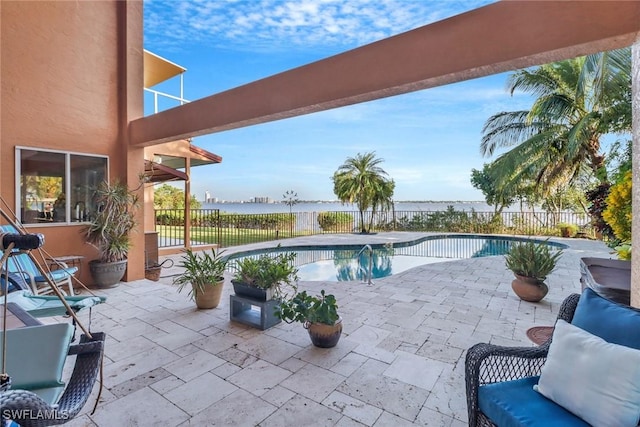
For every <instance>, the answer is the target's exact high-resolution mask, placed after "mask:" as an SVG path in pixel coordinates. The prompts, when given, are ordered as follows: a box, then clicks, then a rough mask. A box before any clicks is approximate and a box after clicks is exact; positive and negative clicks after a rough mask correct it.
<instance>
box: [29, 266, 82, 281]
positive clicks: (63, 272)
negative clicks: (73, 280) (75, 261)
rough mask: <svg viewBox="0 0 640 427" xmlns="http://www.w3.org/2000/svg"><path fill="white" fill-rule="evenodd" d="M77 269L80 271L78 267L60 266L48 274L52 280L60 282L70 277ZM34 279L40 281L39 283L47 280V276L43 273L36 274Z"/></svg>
mask: <svg viewBox="0 0 640 427" xmlns="http://www.w3.org/2000/svg"><path fill="white" fill-rule="evenodd" d="M77 271H78V267H67V268H60V269H58V270H53V271H51V273H50V274H48V276H49V278H50V279H51V280H53V281H54V282H56V283H58V282H60V281H62V280H65V279H68V278H70V277H71V276H73V275H74V274H75V273H76V272H77ZM33 280H35V281H36V282H39V283H40V282H46V281H47V279H46V277H44V276H42V275H38V276H34V277H33Z"/></svg>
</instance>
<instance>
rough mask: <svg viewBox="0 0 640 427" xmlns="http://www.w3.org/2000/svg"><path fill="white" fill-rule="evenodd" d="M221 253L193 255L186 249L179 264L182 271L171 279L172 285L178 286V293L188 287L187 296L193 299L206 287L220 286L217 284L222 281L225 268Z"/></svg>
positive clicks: (205, 252) (225, 262)
mask: <svg viewBox="0 0 640 427" xmlns="http://www.w3.org/2000/svg"><path fill="white" fill-rule="evenodd" d="M223 252H224V251H219V252H217V253H216V251H215V250H213V249H212V250H211V253H208V252H207V251H203V252H201V253H194V252H193V251H192V250H191V249H186V250H185V255H184V256H183V257H182V259H181V260H180V264H179V267H182V268H183V269H184V270H183V272H182V273H180V274H179V275H178V276H176V277H174V279H173V284H174V285H178V292H182V290H183V289H184V287H185V286H187V285H188V286H189V296H190V297H191V298H192V299H195V298H196V297H197V296H198V294H199V293H204V292H205V291H206V287H207V286H221V285H219V283H220V282H221V281H222V280H224V276H223V275H224V270H225V268H226V267H227V260H226V258H224V257H223V256H222V254H223Z"/></svg>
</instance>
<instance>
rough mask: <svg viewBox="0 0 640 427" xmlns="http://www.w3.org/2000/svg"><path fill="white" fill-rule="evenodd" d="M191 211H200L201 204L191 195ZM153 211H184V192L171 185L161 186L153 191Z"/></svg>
mask: <svg viewBox="0 0 640 427" xmlns="http://www.w3.org/2000/svg"><path fill="white" fill-rule="evenodd" d="M190 204H191V209H200V208H201V207H202V204H201V203H200V202H199V201H198V200H197V199H196V196H194V195H193V194H192V195H191V200H190ZM153 207H154V208H155V209H184V191H183V190H180V189H179V188H176V187H174V186H172V185H168V184H162V185H161V186H160V187H157V188H155V189H154V191H153Z"/></svg>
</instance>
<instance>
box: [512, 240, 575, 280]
mask: <svg viewBox="0 0 640 427" xmlns="http://www.w3.org/2000/svg"><path fill="white" fill-rule="evenodd" d="M562 252H563V250H562V249H552V247H551V245H549V244H547V243H546V242H543V243H540V242H535V241H533V240H529V241H526V242H518V243H514V244H513V245H511V247H510V248H509V250H508V251H507V253H506V254H505V263H506V265H507V268H508V269H509V270H511V271H513V273H514V274H516V275H519V276H525V277H531V278H535V279H536V280H537V281H538V282H543V281H544V280H545V279H546V278H547V276H548V275H549V274H550V273H551V272H552V271H553V270H554V269H555V268H556V265H557V263H558V259H559V258H560V257H561V256H562Z"/></svg>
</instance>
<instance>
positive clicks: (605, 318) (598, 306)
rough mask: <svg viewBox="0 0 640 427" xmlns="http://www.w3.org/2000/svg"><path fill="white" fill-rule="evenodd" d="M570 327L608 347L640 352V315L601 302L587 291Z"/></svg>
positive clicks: (591, 291)
mask: <svg viewBox="0 0 640 427" xmlns="http://www.w3.org/2000/svg"><path fill="white" fill-rule="evenodd" d="M571 324H572V325H574V326H577V327H579V328H581V329H583V330H585V331H587V332H589V333H590V334H593V335H596V336H598V337H600V338H602V339H603V340H605V341H607V342H609V343H612V344H619V345H623V346H625V347H631V348H635V349H636V350H640V333H638V331H640V311H637V310H634V309H632V308H631V307H629V306H626V305H622V304H618V303H616V302H613V301H610V300H608V299H606V298H603V297H601V296H600V295H598V294H597V293H596V292H595V291H593V290H592V289H590V288H586V289H585V290H584V291H583V292H582V295H581V296H580V301H578V306H577V307H576V311H575V313H574V315H573V320H572V321H571Z"/></svg>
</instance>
